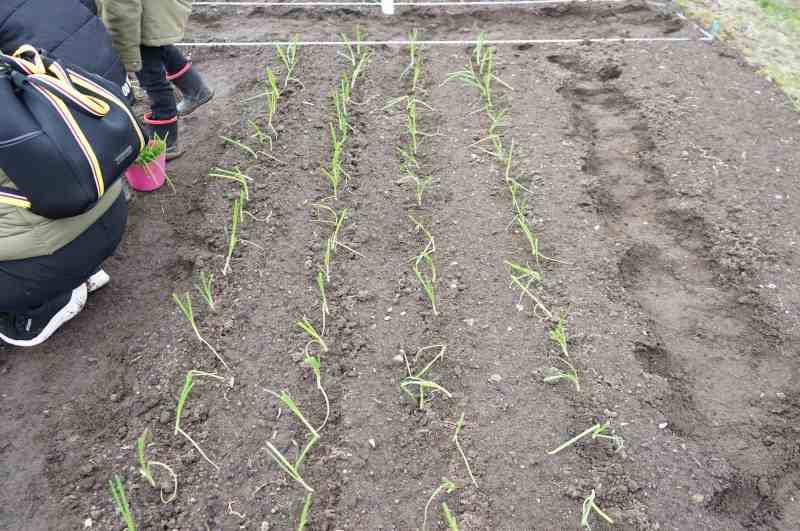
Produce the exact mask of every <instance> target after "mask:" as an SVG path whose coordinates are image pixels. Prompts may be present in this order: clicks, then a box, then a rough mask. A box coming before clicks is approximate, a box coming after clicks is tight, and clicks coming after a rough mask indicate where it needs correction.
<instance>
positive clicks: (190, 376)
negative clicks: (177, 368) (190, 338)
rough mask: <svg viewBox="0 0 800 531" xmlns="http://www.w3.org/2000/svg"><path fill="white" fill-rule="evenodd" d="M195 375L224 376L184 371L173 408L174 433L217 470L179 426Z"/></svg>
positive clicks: (214, 464) (219, 377)
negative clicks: (187, 442)
mask: <svg viewBox="0 0 800 531" xmlns="http://www.w3.org/2000/svg"><path fill="white" fill-rule="evenodd" d="M195 376H202V377H204V378H213V379H215V380H222V381H224V380H225V378H223V377H222V376H219V375H218V374H214V373H209V372H202V371H194V370H192V371H189V372H187V373H186V380H185V381H184V383H183V388H182V389H181V394H180V396H179V397H178V407H177V408H176V409H175V435H182V436H183V437H184V438H185V439H186V440H187V441H189V442H190V443H191V444H192V446H194V447H195V448H196V449H197V451H198V453H200V455H201V456H202V457H203V459H205V460H206V462H208V464H210V465H211V466H213V467H214V469H215V470H217V471H219V466H218V465H217V464H216V463H215V462H214V461H212V460H211V459H209V457H208V456H207V455H206V453H205V452H204V451H203V449H202V448H200V445H199V444H197V443H196V442H195V440H194V439H192V437H191V436H190V435H189V434H188V433H186V432H185V431H183V428H181V417H182V416H183V410H184V408H185V407H186V400H187V399H188V398H189V393H191V392H192V388H193V387H194V377H195Z"/></svg>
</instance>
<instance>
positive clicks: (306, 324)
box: [297, 317, 328, 354]
mask: <svg viewBox="0 0 800 531" xmlns="http://www.w3.org/2000/svg"><path fill="white" fill-rule="evenodd" d="M297 326H299V327H300V328H302V329H303V332H305V333H306V334H307V335H308V337H309V338H310V339H309V341H308V343H306V347H305V349H304V350H305V352H306V354H308V352H309V349H310V348H311V347H312V346H313V345H318V346H319V348H321V349H322V352H328V344H327V343H325V339H323V337H322V334H320V333H319V332H317V329H316V328H314V325H313V324H311V321H309V320H308V319H307V318H306V317H303V319H302V320H300V321H297Z"/></svg>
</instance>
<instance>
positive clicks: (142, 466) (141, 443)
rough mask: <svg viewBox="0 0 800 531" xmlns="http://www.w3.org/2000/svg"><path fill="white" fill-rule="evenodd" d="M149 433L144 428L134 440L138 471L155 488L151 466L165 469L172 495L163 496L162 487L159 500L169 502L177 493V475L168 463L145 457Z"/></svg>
mask: <svg viewBox="0 0 800 531" xmlns="http://www.w3.org/2000/svg"><path fill="white" fill-rule="evenodd" d="M148 435H150V431H149V430H148V429H147V428H145V430H144V431H143V432H142V434H141V435H140V436H139V438H138V439H137V441H136V455H137V456H138V457H139V473H140V474H141V475H142V477H143V478H144V479H145V480H146V481H147V482H148V483H149V484H150V486H151V487H153V488H156V486H157V485H156V480H155V478H154V477H153V471H152V468H151V467H154V466H155V467H158V468H161V469H163V470H165V471H166V472H167V473H168V474H169V475H170V477H172V483H173V488H172V495H171V496H170V497H169V498H165V497H164V489H159V490H160V495H161V501H162V502H163V503H169V502H171V501H173V500H174V499H175V497H176V496H177V495H178V476H177V474H175V471H174V470H172V468H171V467H170V466H169V465H166V464H164V463H161V462H160V461H151V460H149V459H147V457H146V456H145V449H146V448H147V437H148Z"/></svg>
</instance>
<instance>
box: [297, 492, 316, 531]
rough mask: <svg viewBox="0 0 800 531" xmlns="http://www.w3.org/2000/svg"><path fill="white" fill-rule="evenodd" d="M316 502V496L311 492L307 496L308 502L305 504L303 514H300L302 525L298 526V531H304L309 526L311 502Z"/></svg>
mask: <svg viewBox="0 0 800 531" xmlns="http://www.w3.org/2000/svg"><path fill="white" fill-rule="evenodd" d="M313 500H314V494H312V493H311V492H309V493H308V494H306V501H305V503H303V512H301V513H300V523H299V524H298V525H297V531H304V530H305V528H306V525H308V513H309V512H310V511H311V502H312V501H313Z"/></svg>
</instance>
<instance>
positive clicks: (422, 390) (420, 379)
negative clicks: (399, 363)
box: [400, 345, 453, 410]
mask: <svg viewBox="0 0 800 531" xmlns="http://www.w3.org/2000/svg"><path fill="white" fill-rule="evenodd" d="M437 349H438V351H439V352H438V353H437V354H436V356H434V357H433V359H431V361H429V362H428V364H427V365H425V367H423V368H422V370H420V371H417V372H412V370H411V364H410V363H409V361H408V358H407V357H406V355H405V353H403V358H404V360H405V362H406V371H408V376H406V377H405V378H403V381H402V382H400V389H402V390H403V392H404V393H405V394H407V395H408V396H409V397H411V399H412V400H414V401H415V402H416V403H417V405H418V407H419V409H420V410H422V409H424V408H425V404H426V402H427V393H428V392H431V391H435V392H439V393H442V394H443V395H444V396H446V397H447V398H451V397H452V396H453V395H452V394H451V393H450V391H448V390H447V389H445V388H444V387H442V386H441V385H439V384H438V383H436V382H434V381H433V380H430V379H428V378H426V377H425V376H426V375H427V374H428V372H429V371H430V370H431V369H432V368H433V366H434V364H435V363H436V362H437V361H441V360H444V353H445V351H446V350H447V345H431V346H428V347H424V348H421V349H419V350H418V351H417V354H416V355H415V356H414V360H415V361H416V360H418V359H419V357H420V355H422V354H423V353H424V352H427V351H429V350H437ZM412 388H416V392H413V391H412V390H411V389H412Z"/></svg>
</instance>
